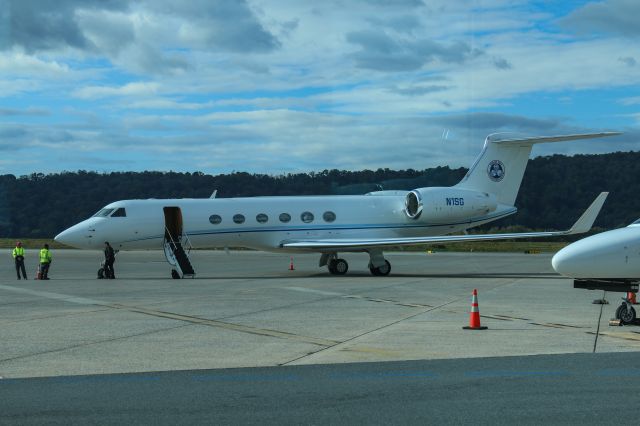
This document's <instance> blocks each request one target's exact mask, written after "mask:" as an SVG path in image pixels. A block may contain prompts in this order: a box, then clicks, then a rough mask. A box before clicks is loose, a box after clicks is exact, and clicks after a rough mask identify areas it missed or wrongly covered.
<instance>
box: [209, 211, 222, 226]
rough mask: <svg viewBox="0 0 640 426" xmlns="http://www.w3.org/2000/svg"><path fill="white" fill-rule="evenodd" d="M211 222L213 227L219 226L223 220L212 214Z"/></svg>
mask: <svg viewBox="0 0 640 426" xmlns="http://www.w3.org/2000/svg"><path fill="white" fill-rule="evenodd" d="M209 222H211V223H212V224H213V225H217V224H219V223H220V222H222V218H221V217H220V215H217V214H212V215H211V216H209Z"/></svg>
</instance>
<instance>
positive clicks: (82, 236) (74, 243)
mask: <svg viewBox="0 0 640 426" xmlns="http://www.w3.org/2000/svg"><path fill="white" fill-rule="evenodd" d="M88 239H89V238H88V236H87V235H86V232H84V231H83V229H81V228H80V227H78V226H77V225H76V226H72V227H71V228H69V229H66V230H64V231H62V232H61V233H59V234H58V235H56V236H55V238H54V240H55V241H57V242H59V243H62V244H65V245H67V246H71V247H76V248H87V246H88V243H89V242H88Z"/></svg>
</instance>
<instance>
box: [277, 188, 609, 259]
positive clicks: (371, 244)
mask: <svg viewBox="0 0 640 426" xmlns="http://www.w3.org/2000/svg"><path fill="white" fill-rule="evenodd" d="M607 195H609V193H608V192H602V193H600V195H598V196H597V197H596V199H595V200H594V201H593V202H592V203H591V205H590V206H589V207H588V208H587V210H585V212H584V213H583V214H582V215H581V216H580V218H579V219H578V220H577V221H576V223H574V225H573V226H572V227H571V229H568V230H566V231H549V232H518V233H509V234H473V235H443V236H437V237H409V238H333V239H313V240H287V241H283V242H282V243H281V244H280V247H283V248H297V249H309V250H343V251H344V250H363V249H367V248H375V247H380V248H382V247H398V246H408V245H420V244H433V243H453V242H460V241H492V240H513V239H518V238H542V237H557V236H562V235H572V234H580V233H584V232H587V231H588V230H589V229H591V226H592V225H593V222H594V221H595V219H596V217H597V216H598V214H599V213H600V210H601V209H602V206H603V204H604V201H605V199H606V198H607Z"/></svg>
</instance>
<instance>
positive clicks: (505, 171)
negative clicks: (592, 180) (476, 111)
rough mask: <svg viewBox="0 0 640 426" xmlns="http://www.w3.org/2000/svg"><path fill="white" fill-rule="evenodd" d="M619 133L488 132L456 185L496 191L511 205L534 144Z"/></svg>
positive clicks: (471, 188) (601, 136)
mask: <svg viewBox="0 0 640 426" xmlns="http://www.w3.org/2000/svg"><path fill="white" fill-rule="evenodd" d="M620 134H621V133H619V132H602V133H587V134H576V135H561V136H540V137H531V138H504V137H502V136H501V135H500V134H492V135H489V136H487V139H486V140H485V142H484V148H483V149H482V152H481V153H480V155H479V156H478V158H476V160H475V162H474V163H473V165H472V166H471V167H470V168H469V171H468V172H467V174H466V175H465V176H464V177H463V178H462V180H461V181H460V182H459V183H458V184H457V185H455V186H456V187H457V188H463V189H470V190H473V191H480V192H488V193H491V194H495V195H496V198H497V201H498V203H500V204H506V205H510V206H512V205H514V203H515V201H516V197H517V196H518V190H519V189H520V184H521V183H522V177H523V176H524V171H525V169H526V167H527V162H528V161H529V155H530V154H531V148H532V147H533V145H534V144H536V143H547V142H564V141H573V140H579V139H593V138H603V137H608V136H616V135H620Z"/></svg>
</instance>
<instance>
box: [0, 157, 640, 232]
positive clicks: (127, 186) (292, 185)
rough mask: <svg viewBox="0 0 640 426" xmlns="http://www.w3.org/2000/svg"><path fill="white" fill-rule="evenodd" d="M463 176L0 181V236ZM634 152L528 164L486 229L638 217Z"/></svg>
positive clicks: (135, 175)
mask: <svg viewBox="0 0 640 426" xmlns="http://www.w3.org/2000/svg"><path fill="white" fill-rule="evenodd" d="M466 171H467V169H465V168H457V169H452V168H449V167H435V168H429V169H425V170H413V169H408V170H390V169H378V170H362V171H344V170H324V171H322V172H311V173H295V174H286V175H266V174H250V173H244V172H235V173H229V174H219V175H210V174H205V173H202V172H193V173H188V172H187V173H178V172H153V171H145V172H113V173H97V172H91V171H84V170H80V171H77V172H62V173H55V174H46V175H45V174H42V173H33V174H31V175H25V176H20V177H16V176H14V175H0V237H5V238H6V237H11V238H17V237H20V238H51V237H52V236H54V235H56V234H57V233H58V232H60V231H62V230H63V229H66V228H67V227H69V226H71V225H73V224H74V223H77V222H79V221H81V220H83V219H85V218H87V217H89V216H91V215H92V214H93V213H95V212H96V211H98V210H99V209H100V208H101V207H103V206H104V205H106V204H108V203H110V202H113V201H116V200H123V199H136V198H138V199H140V198H142V199H144V198H208V197H209V196H210V195H211V193H212V192H213V191H214V190H217V191H218V193H217V197H221V198H227V197H250V196H259V195H327V194H343V195H344V194H363V193H366V192H369V191H375V190H378V189H388V190H390V189H401V190H410V189H415V188H420V187H425V186H450V185H454V184H455V183H457V182H458V181H459V180H460V179H461V178H462V177H463V176H464V174H465V173H466ZM639 176H640V153H639V152H617V153H612V154H599V155H575V156H571V157H567V156H563V155H552V156H545V157H537V158H535V159H532V160H529V165H528V167H527V170H526V173H525V175H524V180H523V183H522V187H521V188H520V192H519V194H518V199H517V200H516V206H517V207H518V213H517V214H515V215H513V216H511V217H509V218H507V219H504V220H501V221H499V222H495V223H494V224H491V225H490V226H492V227H496V226H499V227H510V228H514V227H520V228H523V229H536V230H541V229H565V228H567V227H569V226H571V224H572V223H573V222H574V221H575V219H577V217H578V216H579V215H580V214H581V212H582V211H583V210H584V209H585V208H586V207H587V206H588V205H589V203H590V202H591V201H592V200H593V199H594V198H595V196H596V195H597V194H598V193H599V192H601V191H609V192H610V195H609V198H608V199H607V202H606V203H605V206H604V208H603V210H602V212H601V213H600V216H599V217H598V220H597V221H596V226H598V227H600V228H604V229H610V228H616V227H620V226H625V225H627V224H629V223H630V222H632V221H634V220H635V219H637V218H638V217H640V198H639V197H638V194H640V182H639V181H638V177H639Z"/></svg>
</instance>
